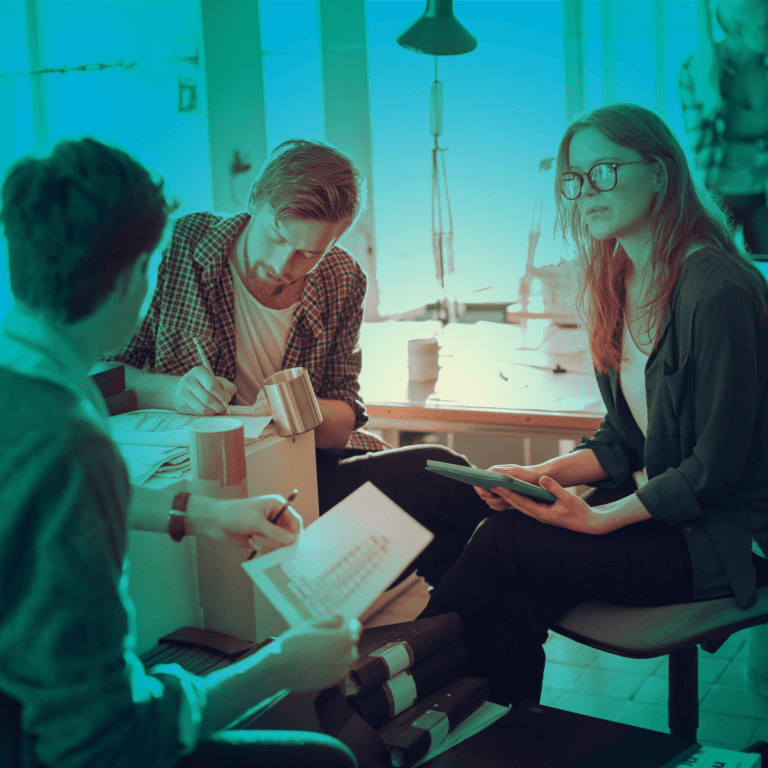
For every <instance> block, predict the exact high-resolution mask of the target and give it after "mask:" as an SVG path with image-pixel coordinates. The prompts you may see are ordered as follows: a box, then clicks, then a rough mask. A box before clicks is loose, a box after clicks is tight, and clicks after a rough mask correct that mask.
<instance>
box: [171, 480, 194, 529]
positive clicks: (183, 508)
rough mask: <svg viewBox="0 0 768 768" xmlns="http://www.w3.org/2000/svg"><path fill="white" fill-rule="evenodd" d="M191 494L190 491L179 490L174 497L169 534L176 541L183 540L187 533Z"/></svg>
mask: <svg viewBox="0 0 768 768" xmlns="http://www.w3.org/2000/svg"><path fill="white" fill-rule="evenodd" d="M191 495H192V494H191V493H189V492H188V491H179V493H177V494H176V495H175V496H174V497H173V503H172V504H171V512H170V514H169V515H168V535H169V536H170V537H171V538H172V539H173V540H174V541H181V540H182V539H183V538H184V537H185V536H186V535H187V504H188V503H189V497H190V496H191Z"/></svg>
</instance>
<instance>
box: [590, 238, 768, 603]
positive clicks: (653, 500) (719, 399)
mask: <svg viewBox="0 0 768 768" xmlns="http://www.w3.org/2000/svg"><path fill="white" fill-rule="evenodd" d="M749 268H750V269H753V268H752V267H751V266H750V267H749ZM761 279H762V278H761ZM764 290H766V293H768V289H764ZM766 380H768V328H766V327H765V326H764V325H763V323H762V321H761V317H760V313H759V309H758V304H757V302H756V300H755V297H754V295H753V293H752V291H751V289H750V286H749V282H748V280H747V279H746V277H745V276H744V275H742V274H741V273H740V272H739V271H738V270H737V269H736V268H735V267H734V265H733V263H732V260H729V259H728V257H727V256H726V255H724V254H721V253H719V252H717V251H714V250H711V249H706V250H700V251H697V252H695V253H693V254H691V255H690V256H689V257H688V258H687V259H686V261H685V263H684V264H683V268H682V272H681V274H680V278H679V280H678V283H677V286H676V287H675V290H674V294H673V297H672V301H671V303H670V307H669V309H668V311H667V314H666V317H665V321H664V328H663V331H662V333H661V335H660V337H659V339H658V341H657V343H656V346H655V347H654V349H653V351H652V352H651V355H650V357H649V359H648V362H647V364H646V367H645V385H646V396H647V401H648V436H647V439H646V438H644V437H643V434H642V432H641V431H640V428H639V427H638V426H637V424H636V422H635V420H634V417H633V416H632V414H631V412H630V410H629V406H628V405H627V402H626V400H625V399H624V395H623V393H622V391H621V386H620V381H619V373H618V371H616V370H615V369H613V368H611V369H609V371H608V373H607V374H605V375H603V374H600V373H597V381H598V385H599V387H600V392H601V394H602V397H603V401H604V403H605V406H606V409H607V411H608V413H607V415H606V417H605V418H604V419H603V421H602V423H601V425H600V428H599V429H598V430H597V432H596V433H595V434H594V435H593V436H592V437H591V438H589V439H587V438H584V439H583V440H582V443H581V445H579V446H578V447H577V449H576V450H578V449H583V448H591V449H592V450H593V451H594V453H595V455H596V457H597V459H598V461H599V462H600V465H601V466H602V467H603V469H605V471H606V472H608V473H609V474H610V476H611V479H610V480H606V481H603V482H601V483H595V485H602V486H605V487H610V488H613V487H616V486H618V485H620V484H621V483H623V482H625V481H626V480H627V479H628V478H629V477H630V475H631V474H632V472H634V471H636V470H639V469H642V468H643V467H644V466H645V467H646V469H647V473H648V478H649V483H648V485H646V486H644V487H643V488H641V489H640V490H638V491H637V495H638V497H639V498H640V500H641V501H642V502H643V504H644V505H645V507H646V508H647V509H648V511H649V512H650V514H651V515H652V516H653V517H654V518H656V519H659V520H664V521H666V522H667V523H669V524H670V525H681V524H683V523H684V522H685V521H691V520H693V521H698V522H699V523H700V524H701V525H702V526H703V528H704V530H705V531H706V533H707V535H708V536H709V537H710V539H711V540H712V542H713V543H714V545H715V548H716V549H717V552H718V553H719V555H720V558H721V559H722V563H723V566H724V568H725V572H726V575H727V578H728V582H729V583H730V585H731V588H732V589H733V593H734V595H735V597H736V600H737V601H738V603H739V605H741V606H742V607H748V606H749V604H750V603H751V601H753V600H754V595H755V571H754V567H753V565H752V560H751V548H752V539H753V537H754V539H755V540H756V541H757V542H758V544H760V546H761V548H762V549H763V551H765V552H766V553H768V413H767V412H766V408H767V406H768V399H767V397H766ZM696 554H697V553H696V552H691V557H692V559H693V558H695V557H696Z"/></svg>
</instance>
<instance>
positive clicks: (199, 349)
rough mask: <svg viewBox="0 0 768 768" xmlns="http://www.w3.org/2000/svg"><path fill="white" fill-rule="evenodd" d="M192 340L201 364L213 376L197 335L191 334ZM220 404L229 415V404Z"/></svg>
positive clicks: (230, 413)
mask: <svg viewBox="0 0 768 768" xmlns="http://www.w3.org/2000/svg"><path fill="white" fill-rule="evenodd" d="M192 341H193V342H194V343H195V347H197V356H198V357H199V358H200V363H201V365H202V366H203V367H204V368H206V369H207V370H208V373H210V374H211V376H215V375H216V374H215V373H214V372H213V368H211V364H210V363H209V362H208V358H207V357H206V356H205V352H203V348H202V347H201V346H200V342H199V341H198V340H197V336H193V337H192ZM222 405H223V406H224V408H226V410H227V415H229V416H231V415H232V412H231V411H230V410H229V406H228V405H227V404H226V403H222Z"/></svg>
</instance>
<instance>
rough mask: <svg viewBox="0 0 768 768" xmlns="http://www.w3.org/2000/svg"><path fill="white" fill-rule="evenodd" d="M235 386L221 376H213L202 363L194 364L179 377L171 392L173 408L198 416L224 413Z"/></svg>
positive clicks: (233, 393) (234, 391)
mask: <svg viewBox="0 0 768 768" xmlns="http://www.w3.org/2000/svg"><path fill="white" fill-rule="evenodd" d="M236 392H237V387H236V386H235V385H234V384H233V383H232V382H231V381H228V380H227V379H225V378H224V377H223V376H214V375H213V374H212V373H211V372H210V371H209V370H208V369H206V368H205V367H204V366H202V365H196V366H195V367H194V368H192V369H191V370H189V371H187V373H185V374H184V376H182V377H181V379H179V382H178V383H177V384H176V389H175V391H174V393H173V405H174V410H176V411H178V412H179V413H192V414H195V415H198V416H214V415H215V414H217V413H226V411H227V403H229V401H230V400H231V399H232V398H233V397H234V395H235V393H236Z"/></svg>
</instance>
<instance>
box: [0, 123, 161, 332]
mask: <svg viewBox="0 0 768 768" xmlns="http://www.w3.org/2000/svg"><path fill="white" fill-rule="evenodd" d="M174 207H175V204H172V203H169V202H168V200H166V198H165V195H164V193H163V181H162V180H160V181H157V182H155V181H153V180H152V178H151V176H150V173H149V172H148V171H147V169H146V168H144V166H142V165H141V164H139V163H138V162H137V161H136V160H134V159H133V158H132V157H130V156H129V155H128V154H127V153H125V152H123V151H122V150H120V149H117V148H115V147H109V146H107V145H105V144H102V143H101V142H99V141H96V140H95V139H91V138H84V139H80V140H77V141H74V140H68V141H62V142H60V143H59V144H57V145H56V146H55V147H54V149H53V152H52V153H51V154H50V156H48V157H44V158H34V157H27V158H24V159H22V160H19V161H18V162H17V163H16V164H15V165H14V166H13V167H12V168H11V170H10V171H9V172H8V175H7V177H6V179H5V181H4V183H3V187H2V210H0V222H2V225H3V228H4V230H5V236H6V239H7V241H8V256H9V260H8V262H9V272H10V280H11V290H12V292H13V295H14V296H15V297H16V299H17V300H18V301H20V302H23V303H25V304H26V305H27V306H29V307H32V308H34V309H37V310H39V311H41V312H43V313H45V314H47V315H50V316H52V317H54V318H56V319H59V320H62V321H64V322H67V323H71V322H75V321H77V320H81V319H83V318H85V317H88V316H89V315H91V314H93V312H95V311H96V310H97V309H98V308H99V306H101V304H102V303H103V302H104V301H105V300H106V299H107V297H108V296H109V294H110V293H111V292H112V290H113V289H114V286H115V282H116V280H117V278H118V276H119V275H120V273H121V272H123V271H124V270H125V269H126V268H128V267H129V266H131V265H132V264H133V263H134V262H135V261H136V259H138V258H139V256H141V255H142V254H144V253H151V252H152V251H153V250H155V248H156V247H157V245H158V243H159V242H160V238H161V237H162V234H163V230H164V228H165V225H166V222H167V219H168V214H169V213H170V212H171V211H172V210H173V208H174Z"/></svg>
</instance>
